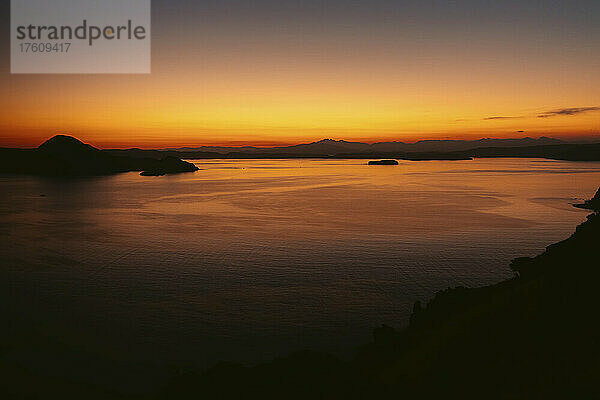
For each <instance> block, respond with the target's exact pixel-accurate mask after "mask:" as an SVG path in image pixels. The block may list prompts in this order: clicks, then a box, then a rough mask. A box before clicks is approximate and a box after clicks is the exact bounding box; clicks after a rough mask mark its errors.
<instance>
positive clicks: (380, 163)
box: [369, 160, 398, 165]
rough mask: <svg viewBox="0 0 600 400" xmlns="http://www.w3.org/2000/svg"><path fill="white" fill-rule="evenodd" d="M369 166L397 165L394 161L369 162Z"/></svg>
mask: <svg viewBox="0 0 600 400" xmlns="http://www.w3.org/2000/svg"><path fill="white" fill-rule="evenodd" d="M369 165H398V161H396V160H379V161H369Z"/></svg>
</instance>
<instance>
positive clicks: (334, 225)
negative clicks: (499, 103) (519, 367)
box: [0, 159, 600, 379]
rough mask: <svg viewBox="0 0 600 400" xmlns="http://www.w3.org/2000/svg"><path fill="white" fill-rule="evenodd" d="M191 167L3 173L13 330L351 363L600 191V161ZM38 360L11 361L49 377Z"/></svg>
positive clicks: (574, 215) (6, 283) (229, 355)
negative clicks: (362, 347)
mask: <svg viewBox="0 0 600 400" xmlns="http://www.w3.org/2000/svg"><path fill="white" fill-rule="evenodd" d="M194 162H195V163H196V165H197V166H198V167H199V168H200V171H197V172H195V173H189V174H181V175H173V176H163V177H141V176H139V175H138V174H137V173H125V174H119V175H113V176H105V177H95V178H84V179H83V178H82V179H71V180H65V179H47V178H35V177H28V176H9V175H2V176H0V187H1V188H2V190H1V193H2V194H1V197H0V243H1V244H0V260H1V261H0V263H1V267H0V288H1V293H2V294H0V302H1V305H0V310H1V312H2V318H3V320H4V321H8V324H7V327H8V328H9V329H12V330H13V331H14V332H20V331H28V330H32V331H35V332H37V334H40V335H43V336H44V337H47V338H48V340H53V341H58V342H61V343H62V342H64V343H68V344H69V345H72V344H73V343H75V344H76V346H77V349H79V350H80V352H81V353H82V354H90V353H101V354H103V355H104V356H106V354H114V358H115V359H121V358H122V359H131V360H134V359H135V360H137V359H143V360H146V361H147V362H149V363H152V362H163V361H164V360H167V361H169V362H171V361H172V362H176V361H182V360H185V361H186V362H190V363H193V364H194V365H196V366H200V367H205V366H209V365H212V364H213V363H215V362H216V361H218V360H228V361H237V362H256V361H260V360H268V359H270V358H272V357H274V356H276V355H282V354H286V353H289V352H291V351H294V350H299V349H304V348H310V349H318V350H325V351H331V352H335V353H337V354H340V355H342V356H343V355H345V354H349V352H351V349H352V348H353V346H355V345H357V344H360V343H362V342H366V341H368V340H369V339H370V335H371V331H372V329H373V328H374V327H376V326H379V325H380V324H382V323H385V324H388V325H392V326H396V327H401V326H404V325H405V324H406V323H407V321H408V317H409V315H410V311H411V309H412V305H413V303H414V302H415V301H417V300H421V301H426V300H428V299H430V298H431V297H432V296H433V295H434V294H435V292H436V291H438V290H441V289H445V288H447V287H454V286H469V287H473V286H481V285H488V284H492V283H495V282H498V281H501V280H503V279H505V278H507V277H510V276H511V271H510V269H509V262H510V260H511V259H512V258H514V257H519V256H534V255H536V254H538V253H540V252H541V251H543V249H544V248H545V246H547V245H549V244H551V243H553V242H556V241H558V240H561V239H564V238H566V237H568V236H569V235H570V234H571V233H572V232H573V231H574V228H575V227H576V225H577V224H579V223H580V222H582V221H583V220H584V219H585V216H586V215H587V213H586V211H584V210H580V209H576V208H574V207H572V204H573V203H575V202H577V201H578V200H580V199H583V198H589V197H591V196H592V195H593V194H594V192H595V190H596V189H597V188H598V186H599V185H600V163H579V162H565V161H551V160H538V159H477V160H472V161H426V162H409V161H403V162H400V165H399V166H367V165H366V161H365V160H308V159H306V160H304V159H303V160H195V161H194ZM30 356H31V360H35V362H33V361H31V362H30V361H28V358H27V354H26V351H23V352H21V353H19V354H15V355H14V357H15V359H17V361H18V362H20V363H23V364H27V363H28V362H30V363H33V364H35V366H31V367H32V368H34V367H35V368H43V367H44V363H43V362H42V361H40V359H41V358H43V357H42V356H40V354H35V356H33V355H30ZM45 357H46V358H47V360H48V365H51V363H52V362H51V361H50V360H52V359H53V357H54V358H55V357H57V355H56V354H47V355H46V356H45ZM82 357H83V356H82ZM75 358H76V357H75ZM71 364H72V365H73V369H74V370H76V371H85V370H86V368H88V369H89V368H91V367H89V366H86V365H87V364H85V362H83V361H81V362H79V361H77V360H76V359H74V361H72V363H71ZM94 368H100V367H99V366H98V365H96V366H95V367H94ZM106 368H107V370H109V369H110V368H111V367H108V366H107V367H106ZM88 372H89V371H88ZM82 373H84V372H82ZM115 379H118V378H115Z"/></svg>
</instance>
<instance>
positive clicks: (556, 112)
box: [538, 107, 600, 118]
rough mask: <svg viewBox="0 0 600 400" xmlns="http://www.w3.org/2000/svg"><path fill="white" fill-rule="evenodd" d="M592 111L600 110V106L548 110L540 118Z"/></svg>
mask: <svg viewBox="0 0 600 400" xmlns="http://www.w3.org/2000/svg"><path fill="white" fill-rule="evenodd" d="M590 111H600V107H571V108H562V109H559V110H552V111H547V112H545V113H542V114H539V115H538V118H550V117H558V116H561V115H578V114H583V113H586V112H590Z"/></svg>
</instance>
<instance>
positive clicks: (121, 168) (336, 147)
mask: <svg viewBox="0 0 600 400" xmlns="http://www.w3.org/2000/svg"><path fill="white" fill-rule="evenodd" d="M474 157H478V158H485V157H518V158H547V159H556V160H569V161H600V143H588V144H573V143H565V142H562V141H560V140H558V139H551V138H547V137H541V138H539V139H532V138H523V139H479V140H422V141H419V142H416V143H403V142H381V143H373V144H368V143H360V142H348V141H344V140H333V139H323V140H319V141H318V142H312V143H305V144H298V145H294V146H285V147H273V148H258V147H250V146H245V147H239V148H238V147H219V146H217V147H211V146H204V147H199V148H180V149H162V150H142V149H138V148H132V149H125V150H115V149H106V150H100V149H97V148H95V147H93V146H91V145H89V144H86V143H83V142H81V141H80V140H78V139H76V138H74V137H72V136H67V135H57V136H54V137H52V138H50V139H48V140H47V141H46V142H44V143H43V144H41V145H40V146H39V147H38V148H35V149H14V148H0V173H13V174H32V175H49V176H86V175H105V174H113V173H119V172H129V171H140V172H141V174H142V175H144V176H149V175H165V174H173V173H180V172H192V171H196V170H197V169H198V168H196V167H195V166H194V165H193V164H192V163H189V162H186V161H183V160H184V159H188V160H189V159H211V158H229V159H236V158H241V159H243V158H356V159H387V160H400V159H401V160H414V161H421V160H470V159H472V158H474Z"/></svg>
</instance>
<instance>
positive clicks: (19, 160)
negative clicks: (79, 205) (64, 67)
mask: <svg viewBox="0 0 600 400" xmlns="http://www.w3.org/2000/svg"><path fill="white" fill-rule="evenodd" d="M197 170H198V168H197V167H196V166H195V165H193V164H191V163H188V162H186V161H182V160H180V159H178V158H176V157H172V156H168V155H165V156H163V157H161V158H151V157H129V156H127V155H122V156H115V155H112V154H109V153H107V152H105V151H104V150H99V149H97V148H95V147H93V146H91V145H89V144H85V143H83V142H81V141H80V140H78V139H76V138H74V137H71V136H65V135H57V136H54V137H52V138H50V139H48V140H47V141H46V142H44V143H43V144H42V145H40V146H39V147H38V148H36V149H0V172H2V173H12V174H30V175H41V176H61V177H72V176H92V175H108V174H114V173H119V172H131V171H142V174H143V175H164V174H172V173H180V172H193V171H197Z"/></svg>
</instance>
